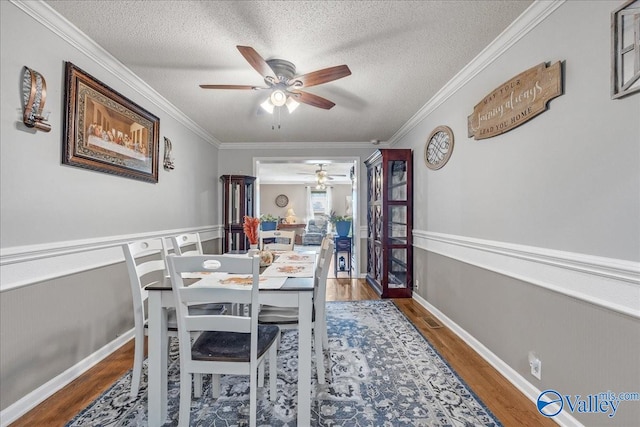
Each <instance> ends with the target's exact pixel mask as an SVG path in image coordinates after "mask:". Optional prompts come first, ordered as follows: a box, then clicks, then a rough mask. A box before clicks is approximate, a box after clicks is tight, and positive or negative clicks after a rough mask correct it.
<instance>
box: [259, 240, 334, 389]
mask: <svg viewBox="0 0 640 427" xmlns="http://www.w3.org/2000/svg"><path fill="white" fill-rule="evenodd" d="M325 240H326V243H325V242H324V241H323V246H325V245H326V251H325V255H324V257H322V258H320V259H319V260H318V263H317V265H316V269H315V274H314V287H313V313H312V328H313V338H314V343H313V345H314V350H315V356H316V368H317V374H318V383H319V384H324V383H325V366H324V351H325V350H326V351H328V350H329V339H328V334H327V319H326V302H327V276H328V274H329V267H330V265H331V257H332V254H333V245H334V244H333V240H331V239H325ZM321 252H322V251H321ZM258 321H259V322H260V323H261V324H264V325H277V326H278V327H279V328H280V329H297V328H298V309H297V308H292V307H276V306H271V305H262V306H261V307H260V314H259V317H258Z"/></svg>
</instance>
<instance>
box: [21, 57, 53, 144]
mask: <svg viewBox="0 0 640 427" xmlns="http://www.w3.org/2000/svg"><path fill="white" fill-rule="evenodd" d="M46 99H47V82H46V81H45V79H44V77H43V76H42V74H40V73H38V72H37V71H35V70H32V69H31V68H29V67H27V66H25V67H24V70H23V75H22V100H23V106H22V108H23V111H24V115H23V118H22V121H23V122H24V124H25V125H26V126H27V127H30V128H35V129H36V130H41V131H43V132H49V131H50V130H51V125H50V124H49V123H46V122H47V120H49V112H46V113H45V114H44V115H43V113H42V110H43V109H44V103H45V101H46Z"/></svg>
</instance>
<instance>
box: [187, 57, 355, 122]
mask: <svg viewBox="0 0 640 427" xmlns="http://www.w3.org/2000/svg"><path fill="white" fill-rule="evenodd" d="M236 47H237V48H238V50H239V51H240V53H241V54H242V56H244V58H245V59H246V60H247V62H249V64H250V65H251V66H252V67H253V68H254V69H255V70H256V71H257V72H258V73H260V75H261V76H262V77H263V78H264V82H265V84H266V86H251V85H210V84H203V85H200V87H201V88H203V89H239V90H265V89H269V90H271V95H270V96H269V98H268V99H267V100H266V101H265V102H264V103H263V104H261V106H262V107H263V108H264V109H266V110H267V111H269V112H271V113H272V112H273V109H274V108H275V107H282V106H284V105H286V106H287V108H288V110H289V112H292V111H293V110H295V108H296V107H297V106H298V103H303V104H307V105H311V106H313V107H318V108H323V109H325V110H329V109H331V108H332V107H333V106H334V105H336V104H335V103H333V102H331V101H329V100H328V99H325V98H322V97H320V96H318V95H314V94H312V93H309V92H304V91H302V90H300V89H302V88H308V87H311V86H317V85H319V84H323V83H327V82H330V81H333V80H338V79H341V78H343V77H347V76H349V75H351V70H349V67H347V66H346V65H338V66H335V67H329V68H324V69H322V70H318V71H313V72H311V73H307V74H303V75H300V76H296V66H295V65H294V64H293V63H291V62H289V61H285V60H284V59H269V60H264V59H263V58H262V57H261V56H260V55H259V54H258V52H256V51H255V49H253V48H252V47H250V46H236Z"/></svg>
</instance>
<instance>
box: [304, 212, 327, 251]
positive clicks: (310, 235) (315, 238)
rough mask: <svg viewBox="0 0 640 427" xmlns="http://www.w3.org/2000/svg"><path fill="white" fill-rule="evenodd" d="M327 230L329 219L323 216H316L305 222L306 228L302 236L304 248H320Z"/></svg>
mask: <svg viewBox="0 0 640 427" xmlns="http://www.w3.org/2000/svg"><path fill="white" fill-rule="evenodd" d="M328 229H329V218H328V217H326V216H323V215H320V216H319V215H316V216H315V217H314V218H313V219H310V220H309V221H308V222H307V227H306V228H305V230H304V234H303V235H302V244H303V245H304V246H320V245H321V244H322V239H324V236H325V235H326V234H327V230H328Z"/></svg>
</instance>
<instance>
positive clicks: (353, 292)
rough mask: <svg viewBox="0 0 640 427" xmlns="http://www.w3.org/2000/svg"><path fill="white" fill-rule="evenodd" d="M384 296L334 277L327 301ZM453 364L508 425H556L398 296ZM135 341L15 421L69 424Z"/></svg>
mask: <svg viewBox="0 0 640 427" xmlns="http://www.w3.org/2000/svg"><path fill="white" fill-rule="evenodd" d="M366 299H379V298H378V296H377V295H376V294H375V293H374V292H373V291H372V290H371V288H369V286H367V285H366V283H365V282H364V280H355V279H354V280H351V279H349V278H339V279H335V278H334V279H329V281H328V283H327V301H357V300H366ZM394 301H395V302H396V304H397V305H398V307H399V308H400V310H402V312H403V313H404V314H405V315H406V316H407V317H408V318H409V319H410V320H411V321H412V322H413V323H414V325H416V327H417V329H418V330H419V331H420V332H421V333H422V334H423V335H424V336H425V337H426V338H427V339H428V340H429V342H430V343H431V344H432V345H433V346H434V347H435V348H436V349H437V350H438V352H439V353H440V354H441V355H442V356H443V357H444V358H445V359H446V360H447V362H449V365H450V366H451V367H452V368H453V369H454V370H455V371H456V372H457V373H458V375H460V377H461V378H462V379H463V380H464V381H465V382H466V383H467V384H468V385H469V386H470V387H471V388H472V390H473V391H474V392H475V394H476V395H477V396H478V397H479V398H480V399H481V400H482V401H483V402H484V403H485V404H486V405H487V406H488V407H489V409H490V410H491V411H492V412H493V413H494V415H495V416H496V417H498V418H499V419H500V421H501V422H502V423H503V424H504V425H505V426H507V427H508V426H518V427H527V426H531V427H534V426H535V427H542V426H554V425H556V424H555V423H554V422H553V421H552V420H551V419H549V418H546V417H543V416H542V415H540V414H539V413H538V411H537V409H536V406H535V404H534V403H533V402H531V401H530V400H529V399H528V398H527V397H525V396H524V395H523V394H522V393H521V392H520V391H519V390H518V389H516V388H515V387H514V386H513V385H512V384H511V383H510V382H508V381H507V380H506V379H505V378H504V377H502V376H501V375H500V374H499V373H498V372H497V371H496V370H495V369H494V368H493V367H492V366H491V365H489V364H488V363H487V362H486V361H485V360H484V359H482V358H481V357H480V356H479V355H478V354H477V353H476V352H474V351H473V350H472V349H471V348H470V347H469V346H468V345H467V344H466V343H464V342H463V341H462V340H461V339H460V338H458V337H457V336H456V335H455V334H454V333H453V332H451V330H449V329H448V328H446V327H442V328H436V329H433V328H430V327H429V326H428V325H427V323H426V322H425V319H428V318H433V316H431V314H430V313H428V312H427V311H426V310H425V309H424V308H423V307H422V306H421V305H419V304H418V303H416V302H415V301H413V300H412V299H396V300H394ZM132 363H133V341H130V342H129V343H127V344H126V345H124V346H123V347H121V348H120V349H119V350H117V351H116V352H114V353H113V354H112V355H110V356H109V357H107V358H106V359H104V360H103V361H102V362H100V363H99V364H98V365H96V366H95V367H93V368H92V369H90V370H89V371H87V372H86V373H84V374H83V375H81V376H80V377H79V378H77V379H76V380H75V381H73V382H72V383H71V384H69V385H68V386H66V387H65V388H63V389H62V390H60V391H58V392H57V393H55V394H54V395H53V396H51V397H50V398H49V399H47V400H46V401H44V402H43V403H42V404H40V405H38V406H37V407H36V408H34V409H33V410H31V411H30V412H28V413H27V414H25V415H24V416H23V417H22V418H20V419H18V420H17V421H16V422H14V423H13V424H11V426H12V427H18V426H28V427H33V426H39V427H40V426H64V425H65V424H66V423H67V422H68V421H69V420H71V419H72V418H73V417H74V416H75V415H76V414H77V413H78V412H80V411H81V410H82V409H84V408H85V407H86V406H87V405H88V404H89V403H90V402H92V401H93V400H94V399H95V398H97V397H98V396H99V395H100V394H101V393H102V392H103V391H105V390H106V389H107V388H109V387H110V386H111V385H112V384H113V383H114V382H115V381H116V380H117V379H118V378H120V377H121V376H122V375H124V374H125V373H126V372H127V371H128V370H129V369H131V366H132Z"/></svg>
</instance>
